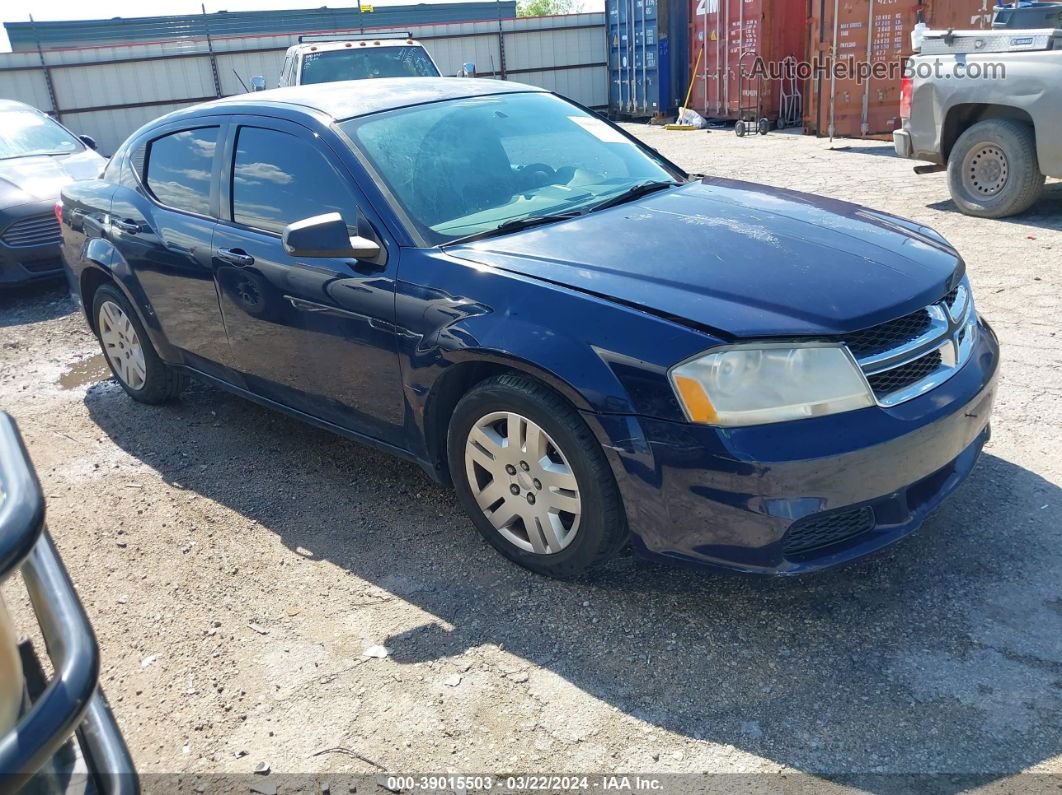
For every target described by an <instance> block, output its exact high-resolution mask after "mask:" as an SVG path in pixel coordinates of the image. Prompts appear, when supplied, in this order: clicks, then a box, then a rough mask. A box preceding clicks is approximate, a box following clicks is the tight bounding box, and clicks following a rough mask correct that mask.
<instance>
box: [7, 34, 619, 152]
mask: <svg viewBox="0 0 1062 795" xmlns="http://www.w3.org/2000/svg"><path fill="white" fill-rule="evenodd" d="M366 30H378V32H380V33H384V32H386V31H387V30H391V29H386V28H381V29H371V28H367V29H366ZM402 30H403V31H405V30H409V31H410V32H411V33H412V34H413V36H414V37H415V38H416V39H417V40H418V41H420V42H422V43H423V44H424V46H425V47H427V49H428V51H429V52H431V54H432V57H433V58H434V59H435V62H436V63H437V64H438V65H439V69H440V70H442V73H443V74H446V75H452V74H456V73H457V72H458V71H459V70H460V68H461V65H462V64H463V63H465V62H468V61H472V62H474V63H475V64H476V66H477V69H478V72H479V74H480V76H481V77H482V76H485V77H491V76H495V77H499V78H503V79H509V80H515V81H518V82H521V83H530V84H531V85H536V86H542V87H543V88H548V89H550V90H552V91H556V92H557V93H559V94H563V95H564V96H567V97H570V98H571V99H574V100H575V101H576V102H580V103H582V104H583V105H587V106H589V107H593V108H605V107H606V106H607V105H608V75H607V66H606V55H607V53H606V42H605V15H604V14H603V13H595V14H568V15H564V16H555V17H521V18H515V19H502V20H497V19H494V20H483V21H478V22H461V23H445V24H435V25H414V26H409V27H403V28H402ZM354 32H356V31H354ZM297 41H298V34H297V33H291V34H283V35H269V36H239V37H220V38H214V37H212V38H211V41H210V43H209V45H208V42H207V41H206V40H205V39H204V40H196V39H184V40H173V41H163V42H151V43H143V44H129V45H116V46H105V47H87V48H78V49H55V50H45V51H43V52H12V53H3V54H0V97H3V98H6V99H17V100H20V101H22V102H27V103H29V104H31V105H34V106H35V107H38V108H40V109H41V110H44V111H47V112H49V113H51V114H52V115H53V116H56V117H57V118H58V119H59V120H60V121H61V122H62V123H63V124H65V125H66V126H67V127H69V128H70V129H71V130H73V131H74V132H77V133H84V134H87V135H91V136H93V137H94V138H95V139H96V141H97V143H98V144H99V148H100V151H101V152H103V153H105V154H110V153H112V152H113V151H114V150H115V149H116V148H117V147H118V145H119V144H121V142H122V141H123V140H125V138H126V137H127V136H128V135H129V134H130V133H131V132H133V131H134V130H135V129H137V128H138V127H139V126H140V125H142V124H144V123H145V122H148V121H150V120H152V119H154V118H157V117H158V116H161V115H163V114H165V113H169V112H170V111H172V110H176V109H177V108H180V107H184V106H186V105H189V104H192V103H195V102H204V101H206V100H209V99H214V98H215V97H218V96H229V95H232V94H240V93H243V87H242V86H241V85H240V82H239V80H238V79H237V77H236V75H237V74H239V76H240V77H241V78H243V80H244V81H245V82H246V81H247V79H248V78H249V77H250V76H251V75H263V76H265V78H266V82H267V84H268V86H269V87H274V86H275V85H276V81H277V78H278V76H279V74H280V68H281V64H282V61H283V55H284V50H286V49H287V48H288V47H289V46H291V45H292V44H295V43H297ZM215 75H216V77H215Z"/></svg>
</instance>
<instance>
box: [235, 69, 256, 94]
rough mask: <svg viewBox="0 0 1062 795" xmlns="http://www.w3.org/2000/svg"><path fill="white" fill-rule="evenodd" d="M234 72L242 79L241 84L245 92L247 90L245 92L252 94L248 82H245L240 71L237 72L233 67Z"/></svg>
mask: <svg viewBox="0 0 1062 795" xmlns="http://www.w3.org/2000/svg"><path fill="white" fill-rule="evenodd" d="M232 73H233V74H234V75H236V79H237V80H239V81H240V85H241V86H243V90H244V92H245V93H247V94H250V93H251V89H249V88H248V87H247V84H246V83H245V82H243V78H242V77H240V73H239V72H237V71H236V70H235V69H233V70H232Z"/></svg>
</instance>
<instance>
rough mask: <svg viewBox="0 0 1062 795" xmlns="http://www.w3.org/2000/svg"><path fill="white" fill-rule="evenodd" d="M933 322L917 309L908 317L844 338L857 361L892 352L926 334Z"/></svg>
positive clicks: (923, 311) (925, 313)
mask: <svg viewBox="0 0 1062 795" xmlns="http://www.w3.org/2000/svg"><path fill="white" fill-rule="evenodd" d="M932 322H933V320H932V318H931V317H930V316H929V312H928V311H927V310H925V309H919V310H918V311H917V312H912V313H911V314H909V315H904V316H903V317H900V318H897V319H896V320H890V321H889V322H888V323H882V324H881V325H878V326H872V327H871V328H868V329H864V330H863V331H857V332H856V333H855V334H851V335H849V336H848V337H846V338H845V342H846V343H847V344H848V349H849V350H850V351H852V355H853V356H855V357H856V358H857V359H859V358H861V357H863V356H870V355H872V354H875V353H882V352H884V351H888V350H892V349H893V348H895V347H897V346H899V345H903V344H904V343H906V342H910V341H911V340H914V339H918V338H919V337H920V336H922V335H923V334H925V333H926V331H927V330H928V329H929V327H930V325H931V324H932Z"/></svg>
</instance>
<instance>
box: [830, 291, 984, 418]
mask: <svg viewBox="0 0 1062 795" xmlns="http://www.w3.org/2000/svg"><path fill="white" fill-rule="evenodd" d="M976 331H977V313H976V312H975V311H974V306H973V296H972V295H971V293H970V285H969V282H968V281H966V280H965V279H963V281H962V282H961V283H960V284H958V285H957V286H956V287H954V288H953V289H952V290H951V291H949V292H948V294H947V295H945V296H944V297H943V298H941V299H940V300H939V301H937V302H935V303H933V304H930V305H929V306H927V307H926V308H925V309H919V310H917V311H915V312H912V313H910V314H908V315H904V316H903V317H901V318H897V319H896V320H890V321H888V322H886V323H881V324H879V325H877V326H872V327H871V328H868V329H863V330H861V331H857V332H855V333H853V334H849V335H847V336H846V337H845V340H844V341H845V344H846V345H847V346H848V349H849V350H850V351H851V352H852V355H853V356H854V357H855V359H856V361H857V362H858V363H859V366H860V368H862V370H863V374H864V375H865V376H866V378H867V382H868V383H869V384H870V387H871V389H872V390H873V391H874V397H875V398H876V399H877V401H878V404H879V405H882V406H895V405H896V404H897V403H902V402H904V401H905V400H910V399H911V398H914V397H917V396H918V395H921V394H923V393H925V392H928V391H929V390H930V389H933V388H934V387H936V386H938V385H940V384H942V383H943V382H944V381H946V380H947V379H948V378H950V377H951V376H952V375H953V374H954V373H955V372H956V371H957V370H958V369H959V368H960V367H962V366H963V365H964V364H965V363H966V360H967V359H968V358H969V356H970V351H971V350H972V349H973V343H974V339H975V337H976Z"/></svg>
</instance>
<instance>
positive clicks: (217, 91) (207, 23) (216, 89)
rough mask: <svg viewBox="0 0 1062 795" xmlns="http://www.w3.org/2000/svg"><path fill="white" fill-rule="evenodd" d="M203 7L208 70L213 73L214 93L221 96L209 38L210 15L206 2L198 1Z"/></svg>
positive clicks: (212, 43) (215, 60) (216, 60)
mask: <svg viewBox="0 0 1062 795" xmlns="http://www.w3.org/2000/svg"><path fill="white" fill-rule="evenodd" d="M199 7H200V8H201V9H203V30H205V31H206V40H207V52H209V53H210V71H211V72H213V73H214V93H215V94H216V95H217V96H218V97H219V98H220V97H221V78H220V77H219V76H218V59H217V58H215V57H214V42H213V41H212V40H211V38H210V17H208V16H207V12H206V4H205V3H200V4H199Z"/></svg>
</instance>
